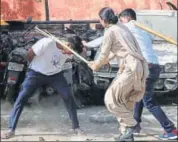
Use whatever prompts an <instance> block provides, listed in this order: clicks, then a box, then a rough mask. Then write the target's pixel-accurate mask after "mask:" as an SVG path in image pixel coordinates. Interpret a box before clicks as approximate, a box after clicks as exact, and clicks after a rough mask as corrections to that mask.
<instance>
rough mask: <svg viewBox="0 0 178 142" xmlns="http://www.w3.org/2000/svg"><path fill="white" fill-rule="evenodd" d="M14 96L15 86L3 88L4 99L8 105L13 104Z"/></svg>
mask: <svg viewBox="0 0 178 142" xmlns="http://www.w3.org/2000/svg"><path fill="white" fill-rule="evenodd" d="M15 94H16V88H15V85H8V84H7V85H6V88H5V98H6V101H8V102H10V103H14V97H15Z"/></svg>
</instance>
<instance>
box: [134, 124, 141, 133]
mask: <svg viewBox="0 0 178 142" xmlns="http://www.w3.org/2000/svg"><path fill="white" fill-rule="evenodd" d="M140 131H141V126H140V123H137V125H135V126H134V127H133V133H134V134H136V135H137V134H139V133H140Z"/></svg>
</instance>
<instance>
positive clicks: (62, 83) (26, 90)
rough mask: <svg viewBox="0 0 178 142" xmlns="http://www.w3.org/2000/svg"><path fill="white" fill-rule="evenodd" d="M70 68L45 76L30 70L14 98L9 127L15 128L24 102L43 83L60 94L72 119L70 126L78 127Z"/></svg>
mask: <svg viewBox="0 0 178 142" xmlns="http://www.w3.org/2000/svg"><path fill="white" fill-rule="evenodd" d="M71 73H72V72H71V70H65V71H63V72H60V73H58V74H55V75H51V76H46V75H43V74H41V73H37V72H35V71H33V70H30V71H29V72H28V73H27V76H26V78H25V80H24V82H23V84H22V88H21V91H20V93H19V95H18V98H17V99H16V102H15V104H14V107H13V110H12V112H11V114H10V118H9V129H11V130H14V131H15V129H16V125H17V123H18V120H19V117H20V115H21V112H22V110H23V108H24V104H25V103H26V102H27V101H28V99H29V98H30V97H31V96H32V95H33V93H34V91H35V90H36V89H37V88H39V87H41V86H42V85H43V84H50V85H51V86H52V87H54V89H56V90H57V92H58V93H59V94H61V96H62V98H63V100H64V103H65V106H66V108H67V111H68V114H69V117H70V119H71V121H72V128H73V129H76V128H79V122H78V118H77V112H76V106H75V102H74V99H73V94H72V88H71V84H72V83H71V82H72V74H71Z"/></svg>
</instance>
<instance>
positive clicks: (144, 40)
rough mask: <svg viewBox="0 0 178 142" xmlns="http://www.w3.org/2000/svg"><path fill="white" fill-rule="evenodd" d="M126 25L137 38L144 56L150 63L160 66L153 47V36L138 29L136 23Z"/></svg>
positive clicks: (130, 22)
mask: <svg viewBox="0 0 178 142" xmlns="http://www.w3.org/2000/svg"><path fill="white" fill-rule="evenodd" d="M124 25H125V26H126V27H127V28H128V29H129V30H130V31H131V32H132V34H133V35H134V37H135V38H136V40H137V42H138V44H139V46H140V49H141V51H142V54H143V56H144V57H145V59H146V60H147V62H148V63H153V64H158V57H157V55H156V53H155V51H154V49H153V47H152V39H151V36H150V35H149V34H148V33H147V32H146V31H143V30H141V29H140V28H138V27H136V26H135V24H134V21H129V22H128V23H124Z"/></svg>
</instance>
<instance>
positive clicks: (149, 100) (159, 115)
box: [134, 64, 175, 133]
mask: <svg viewBox="0 0 178 142" xmlns="http://www.w3.org/2000/svg"><path fill="white" fill-rule="evenodd" d="M159 75H160V67H159V65H156V64H152V65H151V66H149V76H148V78H147V80H146V90H145V95H144V97H143V99H142V100H141V101H140V102H138V103H136V104H135V108H134V118H135V120H136V121H137V122H138V123H140V122H141V115H142V111H143V106H145V107H146V108H147V109H148V110H149V111H150V112H151V113H152V114H153V116H154V117H155V118H156V119H157V121H159V123H160V124H161V126H162V127H163V128H164V130H165V131H166V132H167V133H169V132H171V131H172V130H173V129H174V128H175V126H174V124H173V123H172V122H171V121H170V120H169V119H168V117H167V116H166V114H165V113H164V112H163V110H162V109H161V107H160V106H159V105H158V104H157V103H156V98H155V96H154V85H155V83H156V81H157V80H158V78H159Z"/></svg>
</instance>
